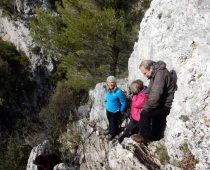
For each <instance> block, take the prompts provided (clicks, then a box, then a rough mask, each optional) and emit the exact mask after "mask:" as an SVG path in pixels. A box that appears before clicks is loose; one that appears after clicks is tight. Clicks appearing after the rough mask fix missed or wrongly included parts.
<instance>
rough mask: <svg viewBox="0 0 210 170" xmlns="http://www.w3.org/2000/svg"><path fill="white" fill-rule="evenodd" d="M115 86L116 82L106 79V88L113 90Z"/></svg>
mask: <svg viewBox="0 0 210 170" xmlns="http://www.w3.org/2000/svg"><path fill="white" fill-rule="evenodd" d="M115 86H116V82H114V81H108V88H109V89H110V90H113V89H114V88H115Z"/></svg>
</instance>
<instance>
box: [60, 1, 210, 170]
mask: <svg viewBox="0 0 210 170" xmlns="http://www.w3.org/2000/svg"><path fill="white" fill-rule="evenodd" d="M209 11H210V1H209V0H198V1H193V0H183V1H177V0H153V1H152V3H151V7H150V9H149V10H148V11H147V12H146V14H145V17H144V19H143V21H142V23H141V25H140V32H139V40H138V42H136V43H135V46H134V52H133V53H132V55H131V57H130V59H129V66H128V69H129V77H128V81H129V82H131V81H133V80H135V79H137V78H140V79H142V80H144V81H146V79H145V78H143V76H142V75H141V74H140V72H139V70H138V66H139V63H140V61H141V60H143V59H152V60H155V61H158V60H163V61H164V62H166V64H167V67H168V69H169V70H172V69H173V70H175V72H176V74H177V77H178V80H177V85H178V90H177V92H176V94H175V98H174V102H173V106H172V109H171V112H170V115H169V116H168V117H167V128H166V131H165V137H164V139H163V140H161V141H159V142H153V143H150V144H149V146H148V147H147V148H146V149H145V147H144V146H141V145H139V144H136V143H135V142H133V141H132V140H131V139H125V140H124V141H123V143H122V145H120V144H116V143H112V142H108V141H107V140H106V139H105V138H104V136H103V133H102V132H103V129H105V128H106V126H107V120H106V116H105V108H104V87H103V85H104V83H102V84H98V85H97V86H96V88H95V89H94V90H93V91H91V92H90V97H91V98H92V103H91V106H92V108H91V111H90V114H89V115H87V118H83V119H81V120H80V121H79V122H78V124H77V129H78V132H77V133H78V134H81V139H80V140H78V141H77V142H78V143H76V142H75V140H74V144H75V143H76V144H78V145H77V149H76V151H75V150H74V154H75V156H78V157H75V159H78V162H79V163H80V169H94V170H95V169H110V168H111V169H181V168H182V169H209V168H210V156H209V148H210V141H209V138H210V126H209V124H210V117H209V112H210V104H209V100H210V97H209V96H210V90H209V87H210V86H209V85H210V68H209V67H208V65H209V63H210V56H209V55H210V33H209V32H210V13H209ZM120 84H121V83H118V85H119V86H120ZM122 84H123V87H127V85H128V82H123V83H122ZM122 84H121V85H122ZM87 108H88V107H87ZM87 112H88V111H87ZM87 112H85V113H87ZM71 140H72V132H71V131H70V130H69V131H67V133H66V134H64V135H63V136H62V138H61V142H62V144H63V148H62V150H64V151H69V152H70V151H72V149H73V148H72V143H71ZM155 157H157V158H158V159H159V160H160V161H161V163H162V164H161V163H160V161H158V160H157V159H156V158H155ZM161 159H162V160H161Z"/></svg>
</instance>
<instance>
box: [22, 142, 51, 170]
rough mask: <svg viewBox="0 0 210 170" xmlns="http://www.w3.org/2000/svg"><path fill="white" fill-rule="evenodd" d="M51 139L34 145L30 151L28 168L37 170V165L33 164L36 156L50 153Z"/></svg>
mask: <svg viewBox="0 0 210 170" xmlns="http://www.w3.org/2000/svg"><path fill="white" fill-rule="evenodd" d="M50 152H51V151H50V146H49V141H48V140H45V141H44V142H43V143H42V144H39V145H38V146H36V147H34V148H33V149H32V151H31V153H30V156H29V159H28V164H27V168H26V170H37V166H36V165H35V164H33V161H34V160H35V158H36V157H37V156H39V155H41V154H42V153H50Z"/></svg>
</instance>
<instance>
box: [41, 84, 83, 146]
mask: <svg viewBox="0 0 210 170" xmlns="http://www.w3.org/2000/svg"><path fill="white" fill-rule="evenodd" d="M80 94H83V96H84V92H83V91H79V92H75V91H73V90H71V89H70V88H69V86H68V82H66V81H61V82H58V84H57V88H56V91H55V93H54V94H53V95H52V96H51V98H50V101H49V104H48V105H47V106H46V107H45V108H43V109H42V110H41V112H40V114H39V117H40V120H42V122H43V125H44V129H45V138H47V139H48V140H50V143H51V144H52V146H53V147H55V149H56V148H58V141H57V140H58V138H59V136H60V135H61V134H62V133H64V132H65V131H66V125H67V123H69V122H74V121H76V120H77V119H78V117H77V114H76V112H75V108H76V106H78V105H79V104H80V103H81V101H82V100H81V96H80Z"/></svg>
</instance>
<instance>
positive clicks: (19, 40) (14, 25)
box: [0, 0, 53, 71]
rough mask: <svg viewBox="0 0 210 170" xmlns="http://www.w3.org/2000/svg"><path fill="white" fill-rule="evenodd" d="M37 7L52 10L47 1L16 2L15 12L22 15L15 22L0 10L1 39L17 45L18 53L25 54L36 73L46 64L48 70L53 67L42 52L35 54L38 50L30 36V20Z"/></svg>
mask: <svg viewBox="0 0 210 170" xmlns="http://www.w3.org/2000/svg"><path fill="white" fill-rule="evenodd" d="M37 6H42V7H43V8H51V5H50V4H49V3H48V1H45V0H36V1H33V2H32V1H29V0H15V1H14V7H15V8H14V10H17V13H19V15H21V16H22V17H23V18H25V19H24V20H23V19H21V18H16V19H15V20H13V19H12V18H11V17H9V16H4V15H3V14H2V13H3V12H2V9H0V38H1V39H3V40H4V41H9V42H11V43H13V44H14V45H15V47H16V48H17V50H18V51H20V52H23V53H24V54H25V55H26V56H27V57H28V58H29V61H30V63H31V69H32V70H33V71H34V70H35V69H36V68H37V66H40V65H43V63H45V64H46V63H47V64H46V68H47V69H48V70H49V71H51V70H52V69H53V65H52V63H51V60H50V59H48V58H47V57H46V56H44V54H43V52H42V50H39V51H37V52H36V53H34V52H33V49H35V48H37V46H36V44H35V43H34V41H33V39H32V37H31V36H30V31H29V25H28V21H27V20H28V19H29V18H30V16H31V15H33V14H34V9H35V8H36V7H37Z"/></svg>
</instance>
